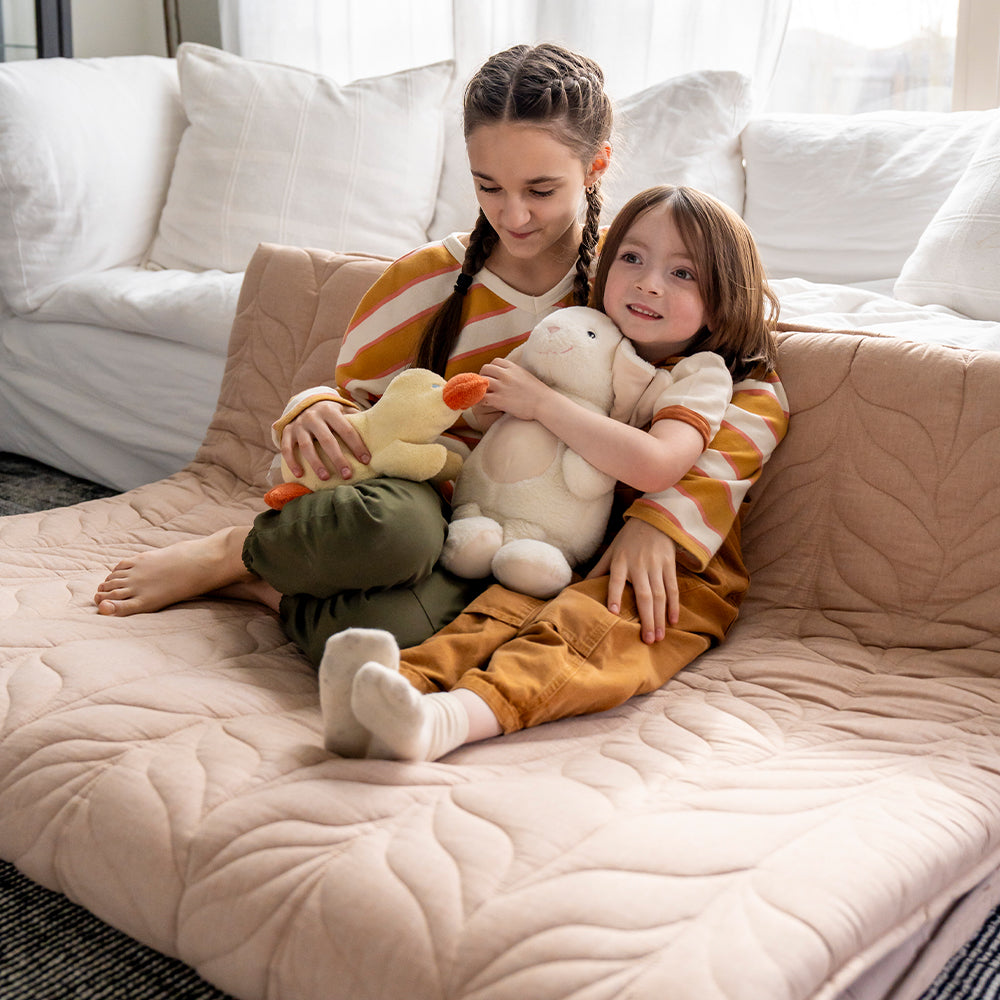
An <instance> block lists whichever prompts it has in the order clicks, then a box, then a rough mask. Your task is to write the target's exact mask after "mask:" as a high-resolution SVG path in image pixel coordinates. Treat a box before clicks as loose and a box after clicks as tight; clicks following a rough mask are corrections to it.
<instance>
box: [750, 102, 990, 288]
mask: <svg viewBox="0 0 1000 1000" xmlns="http://www.w3.org/2000/svg"><path fill="white" fill-rule="evenodd" d="M991 114H992V112H985V111H971V112H961V113H949V112H901V111H878V112H870V113H867V114H858V115H822V114H815V115H813V114H769V115H762V116H761V117H759V118H755V119H754V120H753V121H751V122H750V124H749V125H748V126H747V128H746V130H745V131H744V133H743V154H744V157H745V159H746V184H747V197H746V207H745V209H744V218H745V219H746V221H747V224H748V225H749V226H750V228H751V230H752V231H753V234H754V237H755V238H756V241H757V246H758V248H759V250H760V253H761V257H762V258H763V261H764V265H765V267H766V268H767V271H768V274H769V276H770V277H772V278H790V277H800V278H806V279H808V280H809V281H817V282H831V283H835V284H854V283H860V282H867V281H879V280H885V279H889V280H894V279H895V278H896V277H898V276H899V273H900V271H901V270H902V268H903V264H904V263H905V262H906V259H907V257H909V255H910V254H911V253H912V252H913V249H914V247H915V246H916V245H917V240H919V239H920V234H921V233H922V232H923V231H924V229H925V228H926V226H927V224H928V222H930V220H931V218H932V217H933V215H934V213H935V212H936V211H937V209H938V208H939V207H940V206H941V204H942V202H943V201H944V200H945V198H947V197H948V193H949V192H950V191H951V189H952V188H953V187H954V185H955V183H956V181H957V180H958V178H959V177H960V176H961V174H962V171H963V170H964V169H965V167H966V165H967V164H968V162H969V160H971V158H972V155H973V153H974V152H975V150H976V146H977V145H978V143H979V140H980V139H981V138H982V135H983V133H984V131H985V129H986V128H987V126H988V125H989V122H990V120H991V119H990V115H991Z"/></svg>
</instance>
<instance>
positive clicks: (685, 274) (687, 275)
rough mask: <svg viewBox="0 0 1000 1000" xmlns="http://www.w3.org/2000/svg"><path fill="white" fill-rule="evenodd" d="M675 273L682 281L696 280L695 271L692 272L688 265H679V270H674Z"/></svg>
mask: <svg viewBox="0 0 1000 1000" xmlns="http://www.w3.org/2000/svg"><path fill="white" fill-rule="evenodd" d="M674 274H676V275H677V277H678V278H680V279H681V280H682V281H694V280H695V277H694V273H693V272H691V271H689V270H688V269H687V268H686V267H679V268H677V270H676V271H674Z"/></svg>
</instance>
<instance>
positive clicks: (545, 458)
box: [441, 306, 655, 598]
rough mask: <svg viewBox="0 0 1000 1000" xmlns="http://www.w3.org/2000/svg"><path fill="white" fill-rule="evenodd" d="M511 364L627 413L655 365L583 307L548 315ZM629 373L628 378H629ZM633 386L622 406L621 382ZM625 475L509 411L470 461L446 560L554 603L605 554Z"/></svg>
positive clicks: (608, 410)
mask: <svg viewBox="0 0 1000 1000" xmlns="http://www.w3.org/2000/svg"><path fill="white" fill-rule="evenodd" d="M510 359H511V360H512V361H515V362H516V363H517V364H519V365H521V366H522V367H523V368H526V369H527V370H528V371H530V372H531V373H532V374H534V375H535V376H536V377H537V378H539V379H541V380H542V381H543V382H545V383H546V384H547V385H550V386H552V387H554V388H556V389H558V390H559V391H560V392H562V393H564V394H565V395H567V396H569V397H570V398H572V399H574V400H575V401H576V402H577V403H580V404H581V405H582V406H586V407H588V408H589V409H592V410H596V411H598V412H600V413H603V414H606V415H618V414H612V410H613V409H614V410H616V411H618V410H621V411H622V412H623V413H624V414H627V412H629V411H630V410H631V406H632V404H633V403H634V402H635V399H636V398H637V396H638V394H639V392H640V391H641V390H642V389H643V388H645V387H646V386H647V385H648V384H649V383H650V382H651V381H652V379H653V378H654V376H655V369H654V368H653V366H652V365H649V364H648V363H647V362H645V361H643V360H642V359H641V358H639V357H638V355H637V354H636V353H635V348H634V347H633V346H632V344H631V342H630V341H629V340H627V339H626V338H625V337H624V336H622V334H621V332H620V331H619V330H618V327H617V326H616V325H615V324H614V322H612V320H611V319H609V318H608V317H607V316H606V315H605V314H604V313H602V312H599V311H598V310H596V309H589V308H585V307H583V306H572V307H570V308H566V309H560V310H557V311H556V312H554V313H552V314H551V315H549V316H548V317H546V318H545V319H543V320H542V321H541V322H540V323H539V324H538V325H537V326H536V327H535V328H534V330H532V332H531V335H530V336H529V338H528V340H527V341H525V343H524V344H522V345H521V346H520V347H518V348H516V349H515V350H514V351H513V352H511V354H510ZM623 373H627V374H623ZM623 383H627V384H628V385H629V387H630V388H629V392H628V395H629V397H630V399H629V401H628V402H625V403H624V404H622V403H621V401H619V404H618V405H615V403H616V384H617V385H618V386H619V387H620V386H621V385H622V384H623ZM614 488H615V479H614V478H613V477H612V476H609V475H606V474H605V473H603V472H600V471H599V470H598V469H596V468H594V466H592V465H591V464H590V463H589V462H587V461H585V460H584V459H583V458H581V457H580V456H579V455H578V454H576V452H574V451H571V450H570V449H569V448H568V447H567V446H566V445H565V444H564V443H563V442H562V441H561V440H560V439H559V438H557V437H556V436H555V435H554V434H552V433H551V431H549V430H547V429H546V428H545V427H543V426H542V425H541V424H539V423H537V422H535V421H531V420H519V419H517V418H516V417H513V416H511V415H510V414H509V413H505V414H503V415H502V416H501V417H500V418H499V419H498V420H497V421H496V422H495V423H494V424H493V425H492V426H491V427H490V428H489V430H487V432H486V433H485V434H484V435H483V439H482V441H480V443H479V444H478V445H477V446H476V447H475V448H474V449H473V451H472V455H471V457H470V458H468V459H466V461H465V464H464V465H463V467H462V471H461V473H460V474H459V477H458V481H457V482H456V484H455V496H454V512H453V514H452V521H451V525H450V526H449V529H448V537H447V540H446V542H445V546H444V552H443V553H442V557H441V561H442V563H443V564H444V565H445V567H446V568H448V569H450V570H451V571H452V572H453V573H456V574H457V575H459V576H464V577H468V578H477V577H485V576H488V575H489V574H490V573H491V572H492V573H493V575H494V576H495V577H496V578H497V580H499V581H500V583H502V584H503V585H504V586H506V587H509V588H510V589H512V590H518V591H520V592H522V593H526V594H531V595H533V596H535V597H543V598H544V597H551V596H552V595H554V594H556V593H558V592H559V591H560V590H562V588H563V587H565V586H566V585H567V584H569V583H570V581H571V579H572V574H573V566H574V565H576V564H578V563H580V562H582V561H583V560H585V559H587V558H589V557H590V556H591V555H593V553H594V552H595V551H596V549H597V546H598V545H599V544H600V541H601V538H602V537H603V535H604V531H605V529H606V527H607V522H608V515H609V513H610V511H611V504H612V500H613V496H614Z"/></svg>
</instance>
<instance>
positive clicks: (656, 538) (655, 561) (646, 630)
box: [587, 517, 680, 643]
mask: <svg viewBox="0 0 1000 1000" xmlns="http://www.w3.org/2000/svg"><path fill="white" fill-rule="evenodd" d="M604 575H608V576H610V580H609V581H608V610H609V611H611V612H613V613H614V614H617V613H618V611H619V610H620V608H621V600H622V594H623V593H624V591H625V584H626V583H631V584H632V590H633V591H634V592H635V603H636V607H637V608H638V610H639V623H640V625H641V626H642V641H643V642H649V643H652V642H659V641H660V640H661V639H662V638H663V637H664V636H665V635H666V634H667V623H668V622H669V624H671V625H676V624H677V621H678V619H679V617H680V595H679V592H678V589H677V547H676V545H675V544H674V541H673V539H672V538H671V537H670V536H669V535H665V534H664V533H663V532H662V531H660V530H659V529H658V528H654V527H653V526H652V525H651V524H647V523H646V522H645V521H640V520H639V519H638V518H635V517H630V518H628V519H627V520H626V521H625V524H624V525H623V526H622V528H621V530H620V531H619V532H618V534H617V535H615V537H614V540H613V541H612V542H611V544H610V545H609V546H608V549H607V551H606V552H605V553H604V555H603V556H601V559H600V561H599V562H598V563H597V565H596V566H595V567H594V568H593V569H592V570H591V571H590V573H588V574H587V576H588V579H589V578H590V577H594V576H604Z"/></svg>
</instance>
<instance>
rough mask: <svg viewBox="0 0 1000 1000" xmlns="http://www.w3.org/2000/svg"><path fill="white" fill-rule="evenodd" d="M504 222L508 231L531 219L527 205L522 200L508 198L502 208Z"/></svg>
mask: <svg viewBox="0 0 1000 1000" xmlns="http://www.w3.org/2000/svg"><path fill="white" fill-rule="evenodd" d="M503 214H504V222H505V223H506V225H507V227H508V228H509V229H517V228H518V226H523V225H524V223H526V222H527V221H528V219H530V218H531V213H530V212H529V211H528V205H527V203H526V202H525V201H524V199H522V198H515V197H510V198H508V199H507V200H506V201H505V202H504V206H503Z"/></svg>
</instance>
